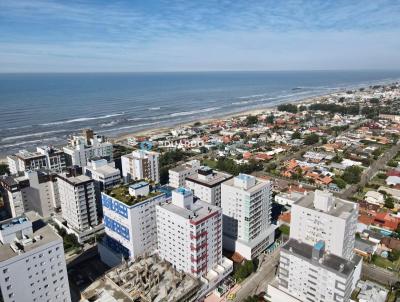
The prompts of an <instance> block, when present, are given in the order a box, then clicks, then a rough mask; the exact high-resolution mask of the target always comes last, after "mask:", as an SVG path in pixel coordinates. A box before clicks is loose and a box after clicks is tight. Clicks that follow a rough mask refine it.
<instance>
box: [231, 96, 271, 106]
mask: <svg viewBox="0 0 400 302" xmlns="http://www.w3.org/2000/svg"><path fill="white" fill-rule="evenodd" d="M274 99H276V98H274V97H268V98H262V99H256V100H247V101H240V102H232V103H231V104H232V105H246V104H253V103H259V102H264V101H269V100H274Z"/></svg>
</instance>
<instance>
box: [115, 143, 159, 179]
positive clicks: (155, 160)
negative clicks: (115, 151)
mask: <svg viewBox="0 0 400 302" xmlns="http://www.w3.org/2000/svg"><path fill="white" fill-rule="evenodd" d="M159 157H160V154H159V153H158V152H154V151H148V150H135V151H133V152H132V153H130V154H127V155H123V156H121V165H122V176H123V178H124V181H125V182H130V181H132V180H140V179H148V180H152V181H154V182H156V183H159V182H160V171H159Z"/></svg>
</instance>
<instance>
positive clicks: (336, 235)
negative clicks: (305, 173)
mask: <svg viewBox="0 0 400 302" xmlns="http://www.w3.org/2000/svg"><path fill="white" fill-rule="evenodd" d="M357 219H358V204H357V203H354V202H350V201H346V200H343V199H340V198H336V197H334V196H333V194H332V193H330V192H325V191H320V190H316V191H315V192H311V193H309V194H308V195H306V196H304V197H303V198H301V199H300V200H298V201H296V202H295V203H293V205H292V214H291V223H290V225H291V228H290V237H291V238H293V239H297V240H301V241H302V242H305V243H308V244H310V245H313V244H315V243H316V242H318V241H320V240H322V241H324V242H325V249H326V250H327V251H329V252H330V253H332V254H335V255H337V256H340V257H344V258H346V259H349V260H350V259H351V258H352V257H353V249H354V243H355V236H356V230H357Z"/></svg>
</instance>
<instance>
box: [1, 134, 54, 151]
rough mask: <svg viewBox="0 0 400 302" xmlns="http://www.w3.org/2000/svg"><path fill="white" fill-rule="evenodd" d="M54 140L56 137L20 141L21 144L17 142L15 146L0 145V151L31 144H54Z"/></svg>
mask: <svg viewBox="0 0 400 302" xmlns="http://www.w3.org/2000/svg"><path fill="white" fill-rule="evenodd" d="M55 140H57V137H50V138H43V139H35V140H31V141H22V142H18V143H15V144H8V145H1V146H0V150H1V149H7V148H12V147H18V146H23V145H28V144H29V145H31V144H36V143H43V142H54V141H55Z"/></svg>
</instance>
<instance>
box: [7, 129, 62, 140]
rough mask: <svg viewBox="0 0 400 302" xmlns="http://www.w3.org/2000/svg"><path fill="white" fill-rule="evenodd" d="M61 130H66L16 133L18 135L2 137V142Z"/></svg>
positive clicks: (56, 131)
mask: <svg viewBox="0 0 400 302" xmlns="http://www.w3.org/2000/svg"><path fill="white" fill-rule="evenodd" d="M60 132H65V130H52V131H44V132H37V133H29V134H24V135H16V136H9V137H5V138H3V139H1V141H2V142H8V141H13V140H16V139H20V138H26V137H32V136H43V135H46V134H51V133H60Z"/></svg>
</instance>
